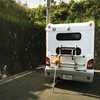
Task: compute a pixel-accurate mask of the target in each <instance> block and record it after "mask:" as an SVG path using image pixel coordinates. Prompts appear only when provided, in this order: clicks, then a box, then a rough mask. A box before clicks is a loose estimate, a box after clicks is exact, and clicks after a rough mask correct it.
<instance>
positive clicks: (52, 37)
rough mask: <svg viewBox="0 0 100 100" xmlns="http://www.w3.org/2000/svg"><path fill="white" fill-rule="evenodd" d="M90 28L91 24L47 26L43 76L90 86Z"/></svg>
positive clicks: (91, 47) (91, 72)
mask: <svg viewBox="0 0 100 100" xmlns="http://www.w3.org/2000/svg"><path fill="white" fill-rule="evenodd" d="M94 26H95V25H94V21H89V22H85V23H70V24H48V25H47V28H46V68H45V76H47V77H54V76H55V78H60V79H65V80H74V81H82V82H89V83H91V82H93V77H94V66H93V60H94V29H95V28H94ZM54 74H55V75H54Z"/></svg>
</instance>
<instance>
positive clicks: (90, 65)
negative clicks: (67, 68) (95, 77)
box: [87, 59, 93, 69]
mask: <svg viewBox="0 0 100 100" xmlns="http://www.w3.org/2000/svg"><path fill="white" fill-rule="evenodd" d="M87 69H93V59H91V60H89V61H88V63H87Z"/></svg>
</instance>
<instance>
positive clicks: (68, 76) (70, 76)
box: [63, 75, 73, 80]
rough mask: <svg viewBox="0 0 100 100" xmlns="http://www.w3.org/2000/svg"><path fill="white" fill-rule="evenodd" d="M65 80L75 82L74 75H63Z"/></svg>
mask: <svg viewBox="0 0 100 100" xmlns="http://www.w3.org/2000/svg"><path fill="white" fill-rule="evenodd" d="M63 79H65V80H73V76H72V75H63Z"/></svg>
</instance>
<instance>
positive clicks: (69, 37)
mask: <svg viewBox="0 0 100 100" xmlns="http://www.w3.org/2000/svg"><path fill="white" fill-rule="evenodd" d="M56 39H57V40H58V41H73V40H80V39H81V33H78V32H77V33H58V34H57V35H56Z"/></svg>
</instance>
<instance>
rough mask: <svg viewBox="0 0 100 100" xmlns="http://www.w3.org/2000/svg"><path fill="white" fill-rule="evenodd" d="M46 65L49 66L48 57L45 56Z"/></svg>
mask: <svg viewBox="0 0 100 100" xmlns="http://www.w3.org/2000/svg"><path fill="white" fill-rule="evenodd" d="M46 66H50V59H49V58H48V57H46Z"/></svg>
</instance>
